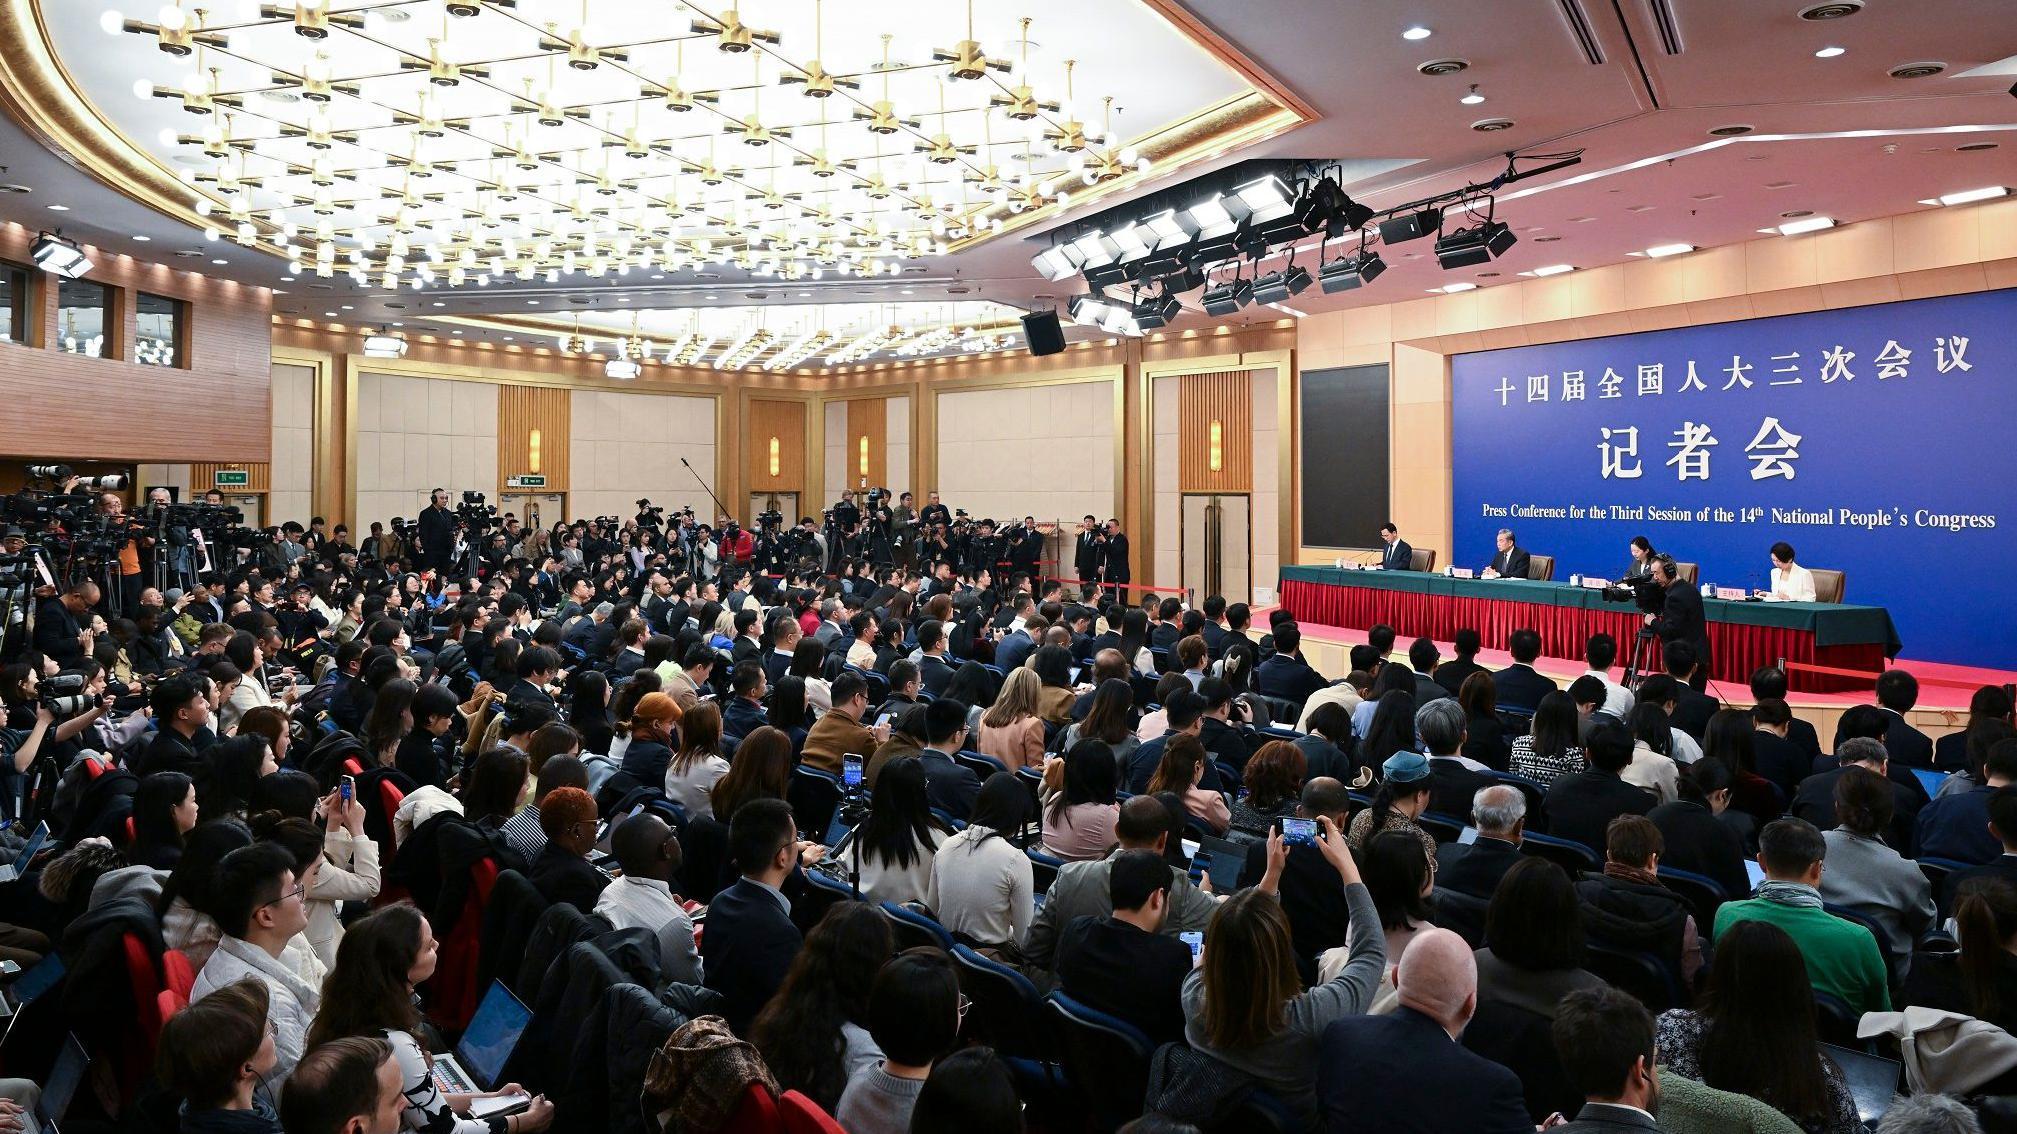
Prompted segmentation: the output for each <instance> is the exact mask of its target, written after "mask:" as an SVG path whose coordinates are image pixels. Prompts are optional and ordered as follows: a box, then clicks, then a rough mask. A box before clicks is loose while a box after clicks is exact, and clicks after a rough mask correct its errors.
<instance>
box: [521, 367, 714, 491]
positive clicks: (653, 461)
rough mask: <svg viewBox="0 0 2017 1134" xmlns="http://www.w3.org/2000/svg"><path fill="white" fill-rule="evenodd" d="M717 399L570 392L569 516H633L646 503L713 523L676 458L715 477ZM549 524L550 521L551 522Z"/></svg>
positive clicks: (692, 479) (696, 485)
mask: <svg viewBox="0 0 2017 1134" xmlns="http://www.w3.org/2000/svg"><path fill="white" fill-rule="evenodd" d="M715 412H716V406H715V399H713V398H708V397H682V396H678V395H672V394H625V393H618V392H616V391H613V390H576V391H574V402H573V406H572V412H571V414H570V426H569V441H570V445H569V449H568V452H569V457H568V460H569V467H568V493H567V515H568V518H569V519H576V518H580V517H584V516H621V517H623V518H624V519H629V518H630V517H632V516H635V515H636V514H637V502H638V500H639V499H640V498H646V497H648V498H649V499H650V500H651V502H652V503H653V504H656V505H661V506H663V507H664V508H666V509H667V510H668V511H673V510H677V509H680V508H692V509H693V511H694V515H695V516H697V517H702V516H704V517H709V518H710V519H711V518H712V517H713V515H714V512H715V510H716V509H715V507H714V504H713V503H712V502H711V501H710V500H709V499H708V495H707V490H706V489H705V488H703V487H701V484H700V481H699V480H697V479H695V477H694V476H693V475H692V474H691V473H688V472H687V471H686V469H685V468H684V467H683V466H682V465H680V463H679V460H680V458H681V457H684V458H686V460H687V462H688V463H689V464H691V465H692V466H693V467H694V470H695V471H696V472H698V473H699V474H700V476H702V477H706V478H709V480H710V482H712V478H713V477H714V448H715V426H714V419H715ZM548 522H549V523H550V522H551V520H550V519H549V520H548Z"/></svg>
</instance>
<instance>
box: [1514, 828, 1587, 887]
mask: <svg viewBox="0 0 2017 1134" xmlns="http://www.w3.org/2000/svg"><path fill="white" fill-rule="evenodd" d="M1520 851H1521V853H1522V854H1531V855H1534V856H1536V857H1538V858H1545V859H1547V860H1549V861H1551V862H1553V863H1554V864H1555V865H1557V866H1559V867H1561V868H1562V869H1563V870H1566V871H1568V872H1569V877H1570V878H1574V877H1575V876H1576V875H1577V874H1579V873H1581V872H1582V871H1585V870H1602V869H1604V862H1603V860H1602V859H1600V858H1598V857H1597V852H1596V851H1593V850H1591V849H1590V848H1589V847H1586V846H1584V845H1583V844H1581V843H1578V842H1574V841H1572V840H1569V839H1558V838H1556V837H1554V836H1553V835H1543V834H1539V833H1537V832H1534V831H1528V832H1527V833H1526V834H1525V835H1523V836H1521V838H1520Z"/></svg>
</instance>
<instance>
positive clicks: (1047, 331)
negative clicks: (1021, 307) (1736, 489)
mask: <svg viewBox="0 0 2017 1134" xmlns="http://www.w3.org/2000/svg"><path fill="white" fill-rule="evenodd" d="M1023 338H1025V339H1027V340H1029V344H1030V353H1031V354H1036V355H1043V354H1060V353H1062V352H1063V351H1064V349H1065V331H1064V328H1063V327H1062V326H1060V325H1059V324H1058V313H1057V312H1055V311H1032V312H1030V313H1029V314H1027V315H1025V316H1023Z"/></svg>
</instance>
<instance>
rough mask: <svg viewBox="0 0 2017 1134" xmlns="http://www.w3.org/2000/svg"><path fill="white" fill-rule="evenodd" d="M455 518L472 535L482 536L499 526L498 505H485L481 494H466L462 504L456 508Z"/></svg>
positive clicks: (463, 496)
mask: <svg viewBox="0 0 2017 1134" xmlns="http://www.w3.org/2000/svg"><path fill="white" fill-rule="evenodd" d="M455 518H456V519H458V520H460V521H462V523H463V526H465V527H467V528H468V529H469V531H470V534H472V535H482V534H483V533H484V532H487V531H489V530H490V529H491V528H494V527H496V526H497V505H495V504H487V503H485V502H484V496H483V493H481V492H464V493H463V494H462V503H460V504H457V505H456V506H455Z"/></svg>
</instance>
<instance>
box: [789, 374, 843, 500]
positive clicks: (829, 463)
mask: <svg viewBox="0 0 2017 1134" xmlns="http://www.w3.org/2000/svg"><path fill="white" fill-rule="evenodd" d="M823 429H824V436H825V438H826V440H825V444H824V446H823V451H824V452H825V454H826V460H825V469H826V480H825V482H824V483H825V484H826V499H823V500H820V501H818V503H819V505H820V506H821V507H825V506H826V504H827V503H828V502H829V501H830V500H831V499H832V498H833V497H835V496H837V495H838V494H839V493H840V492H841V490H842V489H843V488H851V487H853V486H854V481H855V478H854V477H851V476H849V475H847V473H848V462H847V403H846V402H828V403H826V421H825V423H824V426H823ZM808 503H811V502H810V501H808ZM793 519H797V517H795V516H794V517H793Z"/></svg>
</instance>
